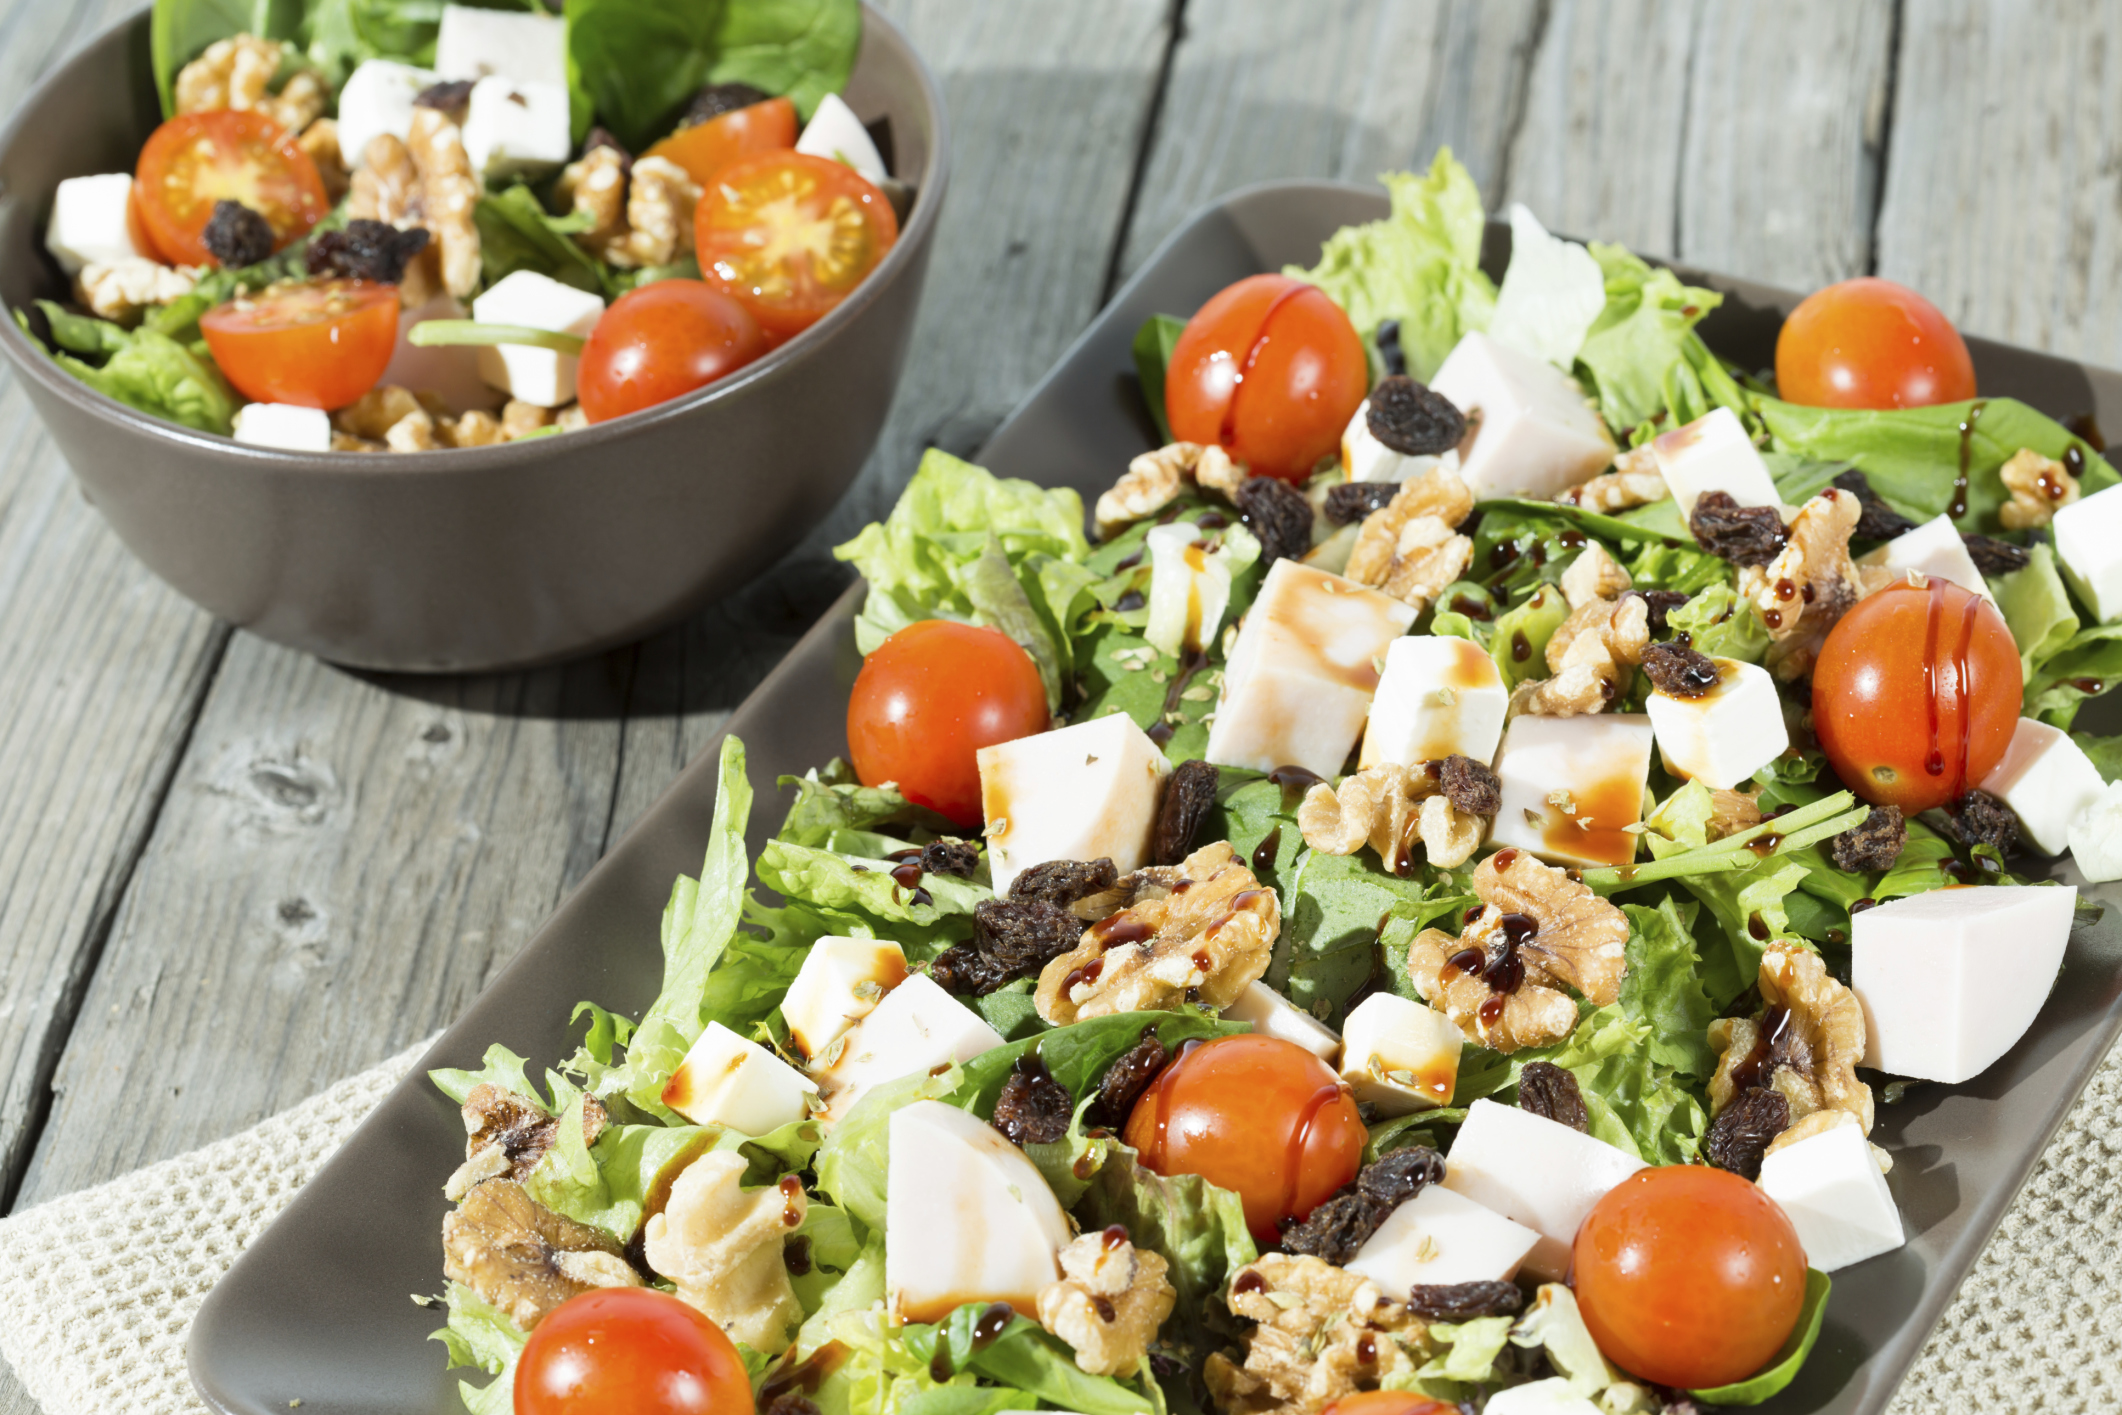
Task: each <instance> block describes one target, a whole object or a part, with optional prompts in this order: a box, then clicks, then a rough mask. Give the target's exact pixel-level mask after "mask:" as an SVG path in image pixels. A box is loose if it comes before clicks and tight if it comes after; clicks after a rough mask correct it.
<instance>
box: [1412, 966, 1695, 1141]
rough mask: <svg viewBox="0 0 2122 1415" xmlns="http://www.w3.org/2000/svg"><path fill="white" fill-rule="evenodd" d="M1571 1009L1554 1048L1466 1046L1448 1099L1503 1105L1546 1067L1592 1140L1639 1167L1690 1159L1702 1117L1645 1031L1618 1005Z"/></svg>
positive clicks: (1430, 1116) (1433, 1115) (1443, 1115)
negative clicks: (1567, 1089)
mask: <svg viewBox="0 0 2122 1415" xmlns="http://www.w3.org/2000/svg"><path fill="white" fill-rule="evenodd" d="M1578 1007H1579V1008H1580V1009H1581V1010H1582V1013H1583V1015H1582V1016H1581V1017H1580V1018H1579V1020H1578V1022H1577V1028H1576V1030H1575V1031H1573V1032H1571V1033H1570V1034H1569V1035H1568V1036H1567V1037H1565V1038H1563V1039H1562V1040H1561V1041H1559V1042H1552V1043H1549V1044H1548V1045H1547V1046H1542V1047H1525V1048H1522V1049H1521V1050H1518V1051H1514V1052H1512V1053H1510V1054H1509V1055H1508V1056H1505V1055H1503V1054H1501V1053H1499V1052H1493V1051H1490V1050H1488V1049H1487V1048H1486V1047H1478V1046H1472V1045H1469V1046H1468V1047H1467V1048H1466V1050H1465V1051H1464V1052H1462V1053H1461V1054H1460V1058H1459V1083H1458V1087H1457V1089H1456V1090H1455V1091H1454V1092H1453V1094H1452V1098H1453V1100H1454V1101H1455V1102H1457V1103H1458V1104H1459V1105H1462V1106H1463V1105H1470V1104H1472V1103H1473V1102H1474V1101H1476V1100H1479V1099H1482V1098H1484V1097H1487V1098H1492V1099H1494V1100H1497V1101H1500V1102H1504V1103H1509V1102H1511V1101H1513V1100H1514V1099H1515V1098H1516V1096H1517V1087H1518V1076H1519V1074H1520V1073H1521V1072H1523V1071H1524V1070H1525V1068H1526V1067H1527V1066H1529V1065H1531V1064H1532V1063H1533V1062H1535V1061H1547V1062H1552V1063H1553V1064H1555V1065H1556V1066H1559V1067H1561V1068H1562V1069H1563V1070H1565V1071H1567V1072H1569V1073H1570V1074H1571V1075H1573V1076H1575V1077H1576V1078H1577V1086H1578V1089H1579V1090H1580V1091H1582V1092H1583V1094H1584V1108H1585V1110H1586V1111H1587V1112H1588V1113H1589V1114H1590V1117H1591V1133H1592V1135H1593V1136H1594V1137H1595V1138H1597V1139H1600V1140H1604V1141H1605V1142H1606V1143H1607V1144H1609V1145H1612V1146H1614V1147H1615V1148H1616V1149H1619V1150H1624V1151H1626V1152H1627V1153H1629V1154H1631V1155H1634V1156H1636V1157H1637V1158H1638V1159H1641V1160H1643V1161H1644V1162H1645V1163H1647V1164H1684V1163H1686V1162H1687V1161H1689V1160H1691V1159H1693V1158H1694V1156H1695V1153H1696V1151H1697V1150H1698V1149H1699V1148H1700V1146H1701V1140H1702V1136H1703V1134H1704V1133H1705V1132H1706V1131H1707V1130H1708V1128H1709V1117H1708V1115H1707V1114H1706V1113H1705V1112H1704V1111H1703V1109H1702V1103H1701V1102H1700V1101H1699V1100H1697V1099H1696V1098H1695V1096H1694V1094H1693V1092H1692V1091H1691V1090H1690V1089H1689V1088H1688V1087H1687V1085H1685V1084H1683V1082H1682V1081H1681V1079H1680V1078H1679V1077H1678V1076H1677V1075H1676V1074H1675V1072H1674V1071H1673V1070H1672V1068H1670V1067H1667V1066H1661V1065H1659V1064H1658V1063H1657V1062H1656V1061H1654V1060H1653V1059H1652V1057H1651V1046H1650V1042H1651V1034H1652V1030H1653V1029H1652V1026H1651V1024H1649V1023H1647V1022H1638V1021H1635V1020H1633V1019H1631V1018H1630V1017H1628V1016H1627V1015H1626V1014H1625V1013H1624V1012H1623V1011H1622V1009H1621V1006H1620V1005H1619V1004H1614V1005H1612V1006H1608V1007H1600V1008H1593V1007H1591V1005H1590V1004H1589V1003H1585V1002H1580V1003H1579V1004H1578ZM1463 1114H1464V1113H1463V1112H1460V1113H1459V1114H1452V1113H1450V1112H1446V1111H1427V1112H1424V1113H1422V1114H1421V1115H1419V1116H1414V1117H1409V1119H1413V1120H1416V1121H1420V1122H1426V1123H1430V1124H1444V1123H1455V1122H1456V1121H1457V1120H1459V1119H1460V1118H1462V1117H1463ZM1380 1128H1381V1129H1383V1128H1384V1127H1380ZM1386 1141H1390V1142H1391V1143H1386ZM1399 1143H1405V1141H1404V1139H1402V1138H1400V1137H1394V1136H1387V1137H1384V1139H1383V1140H1381V1139H1380V1138H1379V1137H1377V1136H1375V1135H1374V1137H1373V1144H1374V1146H1376V1147H1377V1148H1378V1149H1380V1150H1383V1149H1387V1148H1393V1147H1395V1146H1396V1145H1397V1144H1399Z"/></svg>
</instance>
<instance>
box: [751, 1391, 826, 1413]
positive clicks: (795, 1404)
mask: <svg viewBox="0 0 2122 1415" xmlns="http://www.w3.org/2000/svg"><path fill="white" fill-rule="evenodd" d="M759 1415H822V1413H821V1412H820V1411H819V1409H818V1402H817V1401H815V1400H812V1399H810V1398H809V1397H808V1396H804V1395H799V1394H797V1393H796V1392H795V1391H792V1390H785V1391H782V1392H781V1393H780V1394H779V1395H777V1396H775V1397H774V1398H773V1399H772V1400H769V1401H768V1402H766V1404H764V1405H762V1406H760V1407H759Z"/></svg>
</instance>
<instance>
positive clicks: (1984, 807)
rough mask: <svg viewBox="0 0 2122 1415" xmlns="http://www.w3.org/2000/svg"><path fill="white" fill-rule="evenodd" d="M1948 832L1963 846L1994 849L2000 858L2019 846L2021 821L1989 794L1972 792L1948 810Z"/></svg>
mask: <svg viewBox="0 0 2122 1415" xmlns="http://www.w3.org/2000/svg"><path fill="white" fill-rule="evenodd" d="M1945 828H1946V829H1947V830H1949V831H1951V832H1952V836H1953V839H1955V840H1957V841H1959V842H1960V843H1961V844H1962V845H1966V846H1975V845H1993V846H1995V847H1996V849H1997V853H1998V854H2000V855H2009V854H2010V853H2011V852H2012V851H2013V850H2014V849H2016V848H2017V847H2018V844H2019V818H2018V817H2017V816H2015V815H2013V814H2012V813H2011V808H2010V807H2009V806H2006V805H2005V804H2004V803H2003V802H2002V801H1999V800H1998V799H1997V798H1996V797H1994V796H1992V795H1990V794H1989V793H1988V792H1987V791H1970V792H1968V793H1967V794H1966V795H1965V796H1962V797H1961V798H1960V799H1959V800H1957V801H1955V802H1953V803H1952V804H1951V805H1950V806H1948V807H1946V809H1945Z"/></svg>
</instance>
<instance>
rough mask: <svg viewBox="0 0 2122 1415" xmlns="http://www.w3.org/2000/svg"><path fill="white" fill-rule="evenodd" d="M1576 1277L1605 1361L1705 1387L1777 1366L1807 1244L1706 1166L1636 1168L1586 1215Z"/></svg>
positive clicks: (1800, 1287)
mask: <svg viewBox="0 0 2122 1415" xmlns="http://www.w3.org/2000/svg"><path fill="white" fill-rule="evenodd" d="M1573 1263H1574V1270H1573V1272H1572V1274H1571V1285H1572V1286H1573V1287H1574V1288H1575V1289H1576V1293H1577V1305H1578V1306H1579V1307H1580V1308H1582V1309H1583V1312H1584V1325H1585V1326H1586V1327H1588V1328H1590V1329H1591V1334H1592V1339H1593V1340H1594V1341H1596V1342H1598V1343H1599V1349H1600V1350H1601V1351H1603V1352H1605V1353H1606V1356H1607V1359H1608V1360H1611V1361H1612V1362H1614V1363H1615V1364H1616V1365H1618V1366H1620V1367H1621V1368H1622V1369H1624V1370H1626V1371H1628V1372H1629V1373H1630V1374H1632V1375H1635V1376H1639V1377H1641V1378H1642V1379H1644V1380H1647V1381H1655V1382H1657V1383H1658V1384H1659V1385H1668V1386H1677V1387H1679V1388H1680V1389H1683V1390H1702V1389H1706V1388H1709V1387H1712V1386H1721V1385H1729V1384H1730V1383H1731V1382H1733V1381H1742V1380H1745V1379H1746V1378H1747V1377H1748V1376H1751V1375H1753V1374H1754V1373H1755V1372H1756V1371H1759V1370H1760V1369H1761V1368H1762V1367H1763V1366H1765V1365H1767V1364H1768V1361H1769V1358H1770V1357H1772V1356H1774V1355H1775V1354H1776V1349H1777V1348H1778V1347H1780V1346H1782V1345H1783V1342H1784V1340H1785V1339H1786V1338H1787V1337H1789V1335H1790V1334H1791V1329H1792V1328H1794V1327H1796V1326H1797V1325H1798V1313H1799V1311H1800V1310H1801V1309H1802V1308H1803V1307H1804V1305H1805V1249H1804V1248H1803V1247H1802V1246H1801V1245H1800V1244H1799V1242H1798V1231H1797V1230H1796V1229H1795V1228H1793V1227H1791V1222H1790V1219H1789V1218H1788V1217H1787V1216H1785V1214H1784V1212H1783V1210H1782V1209H1781V1208H1780V1207H1778V1206H1777V1204H1776V1201H1775V1200H1774V1199H1771V1198H1769V1197H1768V1196H1767V1195H1766V1194H1763V1193H1762V1192H1761V1191H1760V1190H1759V1189H1757V1188H1755V1187H1754V1186H1753V1185H1752V1184H1749V1183H1747V1182H1746V1181H1745V1180H1744V1179H1742V1178H1740V1177H1739V1176H1738V1175H1736V1174H1732V1173H1729V1172H1727V1171H1725V1170H1721V1169H1711V1168H1709V1167H1708V1166H1706V1165H1668V1166H1667V1167H1665V1168H1663V1169H1641V1170H1637V1171H1636V1172H1635V1173H1634V1174H1632V1175H1630V1176H1629V1177H1628V1178H1626V1179H1624V1180H1622V1181H1621V1182H1620V1183H1619V1184H1617V1185H1615V1186H1614V1187H1613V1188H1612V1189H1611V1190H1609V1191H1607V1195H1606V1197H1605V1198H1603V1199H1601V1200H1600V1201H1599V1202H1598V1203H1597V1204H1596V1205H1595V1206H1594V1207H1593V1208H1592V1211H1591V1212H1590V1213H1589V1214H1587V1215H1585V1218H1584V1224H1583V1226H1582V1227H1581V1228H1579V1229H1578V1230H1577V1242H1576V1248H1575V1252H1574V1255H1573Z"/></svg>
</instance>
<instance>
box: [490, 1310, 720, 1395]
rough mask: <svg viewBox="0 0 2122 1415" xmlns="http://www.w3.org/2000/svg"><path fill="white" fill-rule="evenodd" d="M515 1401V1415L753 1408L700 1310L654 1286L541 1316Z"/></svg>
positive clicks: (520, 1366)
mask: <svg viewBox="0 0 2122 1415" xmlns="http://www.w3.org/2000/svg"><path fill="white" fill-rule="evenodd" d="M515 1404H516V1415H612V1412H614V1411H621V1410H623V1411H625V1412H627V1415H752V1384H751V1381H750V1379H749V1378H748V1377H746V1375H745V1374H744V1359H743V1358H742V1357H740V1356H739V1355H738V1354H737V1347H736V1344H735V1343H734V1342H732V1341H731V1340H730V1339H729V1337H728V1336H726V1335H724V1334H723V1331H722V1328H720V1327H718V1326H716V1325H715V1324H714V1322H713V1321H711V1320H709V1318H708V1317H707V1316H706V1315H705V1314H704V1313H702V1312H699V1311H696V1310H695V1309H694V1308H692V1307H689V1306H687V1305H686V1304H685V1303H684V1302H681V1301H679V1300H678V1299H677V1298H675V1297H673V1296H671V1295H670V1294H669V1293H667V1292H658V1291H656V1290H655V1289H654V1288H652V1287H610V1288H603V1289H600V1290H598V1291H595V1292H585V1293H583V1294H582V1295H581V1296H579V1297H570V1298H569V1299H568V1300H567V1301H565V1302H563V1303H561V1304H560V1305H559V1306H558V1307H555V1308H554V1309H553V1310H552V1312H551V1313H550V1314H549V1315H548V1316H547V1317H546V1318H545V1320H544V1321H542V1322H540V1323H538V1326H537V1329H536V1330H535V1331H533V1332H532V1333H531V1334H530V1340H529V1341H527V1342H525V1343H524V1344H523V1355H522V1357H521V1358H520V1359H519V1360H518V1361H517V1363H516V1389H515Z"/></svg>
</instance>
